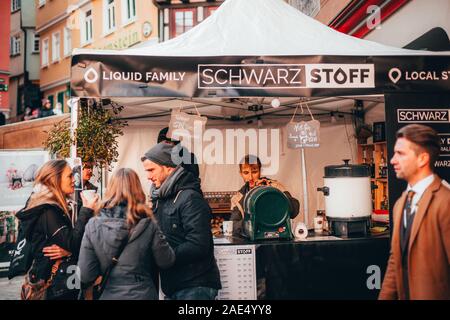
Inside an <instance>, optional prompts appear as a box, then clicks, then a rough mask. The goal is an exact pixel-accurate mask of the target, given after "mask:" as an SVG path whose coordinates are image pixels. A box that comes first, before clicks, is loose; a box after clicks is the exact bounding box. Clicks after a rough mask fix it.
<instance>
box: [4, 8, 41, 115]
mask: <svg viewBox="0 0 450 320" xmlns="http://www.w3.org/2000/svg"><path fill="white" fill-rule="evenodd" d="M10 10H11V21H10V41H9V44H10V46H9V47H10V72H11V74H10V78H9V107H10V115H9V117H10V121H11V122H13V121H15V120H17V119H18V118H21V116H22V115H23V113H24V111H25V108H26V107H30V108H32V107H38V105H39V100H40V96H39V39H38V38H37V37H36V33H35V31H36V30H35V26H36V19H35V13H36V11H35V7H34V2H33V1H20V0H11V2H10Z"/></svg>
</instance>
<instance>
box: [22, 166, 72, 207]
mask: <svg viewBox="0 0 450 320" xmlns="http://www.w3.org/2000/svg"><path fill="white" fill-rule="evenodd" d="M68 166H69V165H68V163H67V162H66V161H65V160H50V161H47V162H46V163H44V164H43V165H42V167H41V168H40V169H39V171H38V173H37V175H36V179H35V181H34V185H35V186H36V185H39V184H41V185H43V186H45V187H47V188H48V191H49V192H48V191H44V192H36V193H34V194H32V195H31V197H30V200H29V201H28V205H27V207H26V209H29V208H33V207H36V206H38V205H41V204H44V203H55V204H57V205H58V206H59V207H61V209H63V210H64V212H65V213H66V214H69V207H68V205H67V200H66V195H65V194H64V193H63V192H62V190H61V179H62V174H63V172H64V169H66V167H68Z"/></svg>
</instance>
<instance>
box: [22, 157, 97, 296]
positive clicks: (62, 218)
mask: <svg viewBox="0 0 450 320" xmlns="http://www.w3.org/2000/svg"><path fill="white" fill-rule="evenodd" d="M73 192H74V180H73V175H72V169H71V168H70V166H69V165H68V163H67V162H66V161H65V160H51V161H48V162H46V163H45V164H44V165H43V166H42V167H41V168H40V169H39V171H38V173H37V176H36V179H35V186H34V188H33V193H32V195H31V196H30V198H29V199H28V201H27V204H26V207H25V208H24V209H22V210H20V211H19V212H18V213H17V214H16V217H17V218H18V219H19V221H20V227H21V228H23V230H24V231H25V235H26V239H27V241H28V242H29V243H31V244H32V256H33V264H32V266H31V269H30V270H29V271H28V274H27V276H26V279H27V280H26V281H25V284H24V287H23V289H24V291H23V292H22V293H23V296H22V298H24V299H33V296H34V294H35V293H36V292H34V289H38V288H42V287H43V286H45V284H49V287H48V288H47V290H46V297H45V298H46V299H48V300H55V299H64V300H66V299H76V297H77V296H78V290H76V289H73V290H72V289H70V288H68V287H67V283H66V282H65V280H67V278H66V277H65V276H70V275H71V273H68V272H67V267H69V266H76V264H77V258H78V253H79V250H80V245H81V240H82V237H83V233H84V228H85V225H86V223H87V222H88V220H89V219H90V218H91V217H92V216H93V213H94V211H93V208H94V207H95V203H96V201H97V200H98V197H95V198H94V199H93V200H91V201H86V200H85V201H84V202H83V204H84V207H83V208H82V209H81V211H80V216H79V217H78V220H77V222H76V224H75V225H74V226H73V225H72V223H71V217H70V214H71V213H70V212H69V211H70V209H69V206H68V204H67V198H68V197H69V196H70V195H71V194H72V193H73ZM52 268H54V269H55V270H57V272H58V273H57V274H56V275H57V277H54V275H55V274H54V272H52ZM63 268H65V269H64V270H63ZM61 270H62V272H61ZM51 276H52V280H55V281H49V279H50V278H51ZM60 276H62V277H63V279H61V281H57V280H58V279H60ZM53 278H54V279H53Z"/></svg>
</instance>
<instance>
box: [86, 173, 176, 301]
mask: <svg viewBox="0 0 450 320" xmlns="http://www.w3.org/2000/svg"><path fill="white" fill-rule="evenodd" d="M107 190H108V191H107V193H106V196H105V199H104V201H103V202H102V203H101V204H100V207H99V215H98V216H96V217H95V218H93V219H91V221H89V223H88V225H87V226H86V232H85V234H84V238H83V242H82V245H81V252H80V259H79V264H78V265H79V268H80V274H81V282H82V283H83V284H85V286H86V285H90V284H92V283H94V281H95V280H96V279H97V278H98V277H99V276H105V271H106V270H107V269H108V267H110V266H111V263H112V258H113V257H114V258H116V260H117V264H116V265H115V266H114V268H113V269H112V270H111V272H110V275H109V277H108V279H107V280H105V281H106V282H105V286H104V291H103V293H102V294H101V296H100V299H102V300H120V299H127V300H156V299H158V294H157V291H156V286H155V283H154V281H153V278H154V275H155V272H156V270H155V268H154V267H153V261H155V262H156V265H157V266H158V267H159V268H162V269H164V268H167V267H170V266H172V264H173V263H174V261H175V254H174V252H173V250H172V248H171V247H170V246H169V244H168V243H167V241H166V239H165V237H164V235H163V234H162V232H161V231H160V229H159V227H158V224H157V223H156V221H155V219H154V217H153V214H152V212H151V210H150V208H149V207H148V206H146V204H145V194H144V191H143V190H142V186H141V182H140V180H139V177H138V175H137V174H136V172H135V171H133V170H132V169H127V168H124V169H119V170H118V171H117V172H116V173H115V174H114V175H113V176H112V178H111V180H110V182H109V184H108V188H107ZM120 248H122V252H120V250H121V249H120Z"/></svg>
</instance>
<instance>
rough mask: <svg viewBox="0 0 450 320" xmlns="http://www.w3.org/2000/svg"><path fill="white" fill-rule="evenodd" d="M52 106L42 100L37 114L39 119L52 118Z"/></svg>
mask: <svg viewBox="0 0 450 320" xmlns="http://www.w3.org/2000/svg"><path fill="white" fill-rule="evenodd" d="M53 115H54V113H53V109H52V104H51V102H50V100H49V99H44V100H42V107H41V112H40V113H39V117H40V118H45V117H50V116H53Z"/></svg>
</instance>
